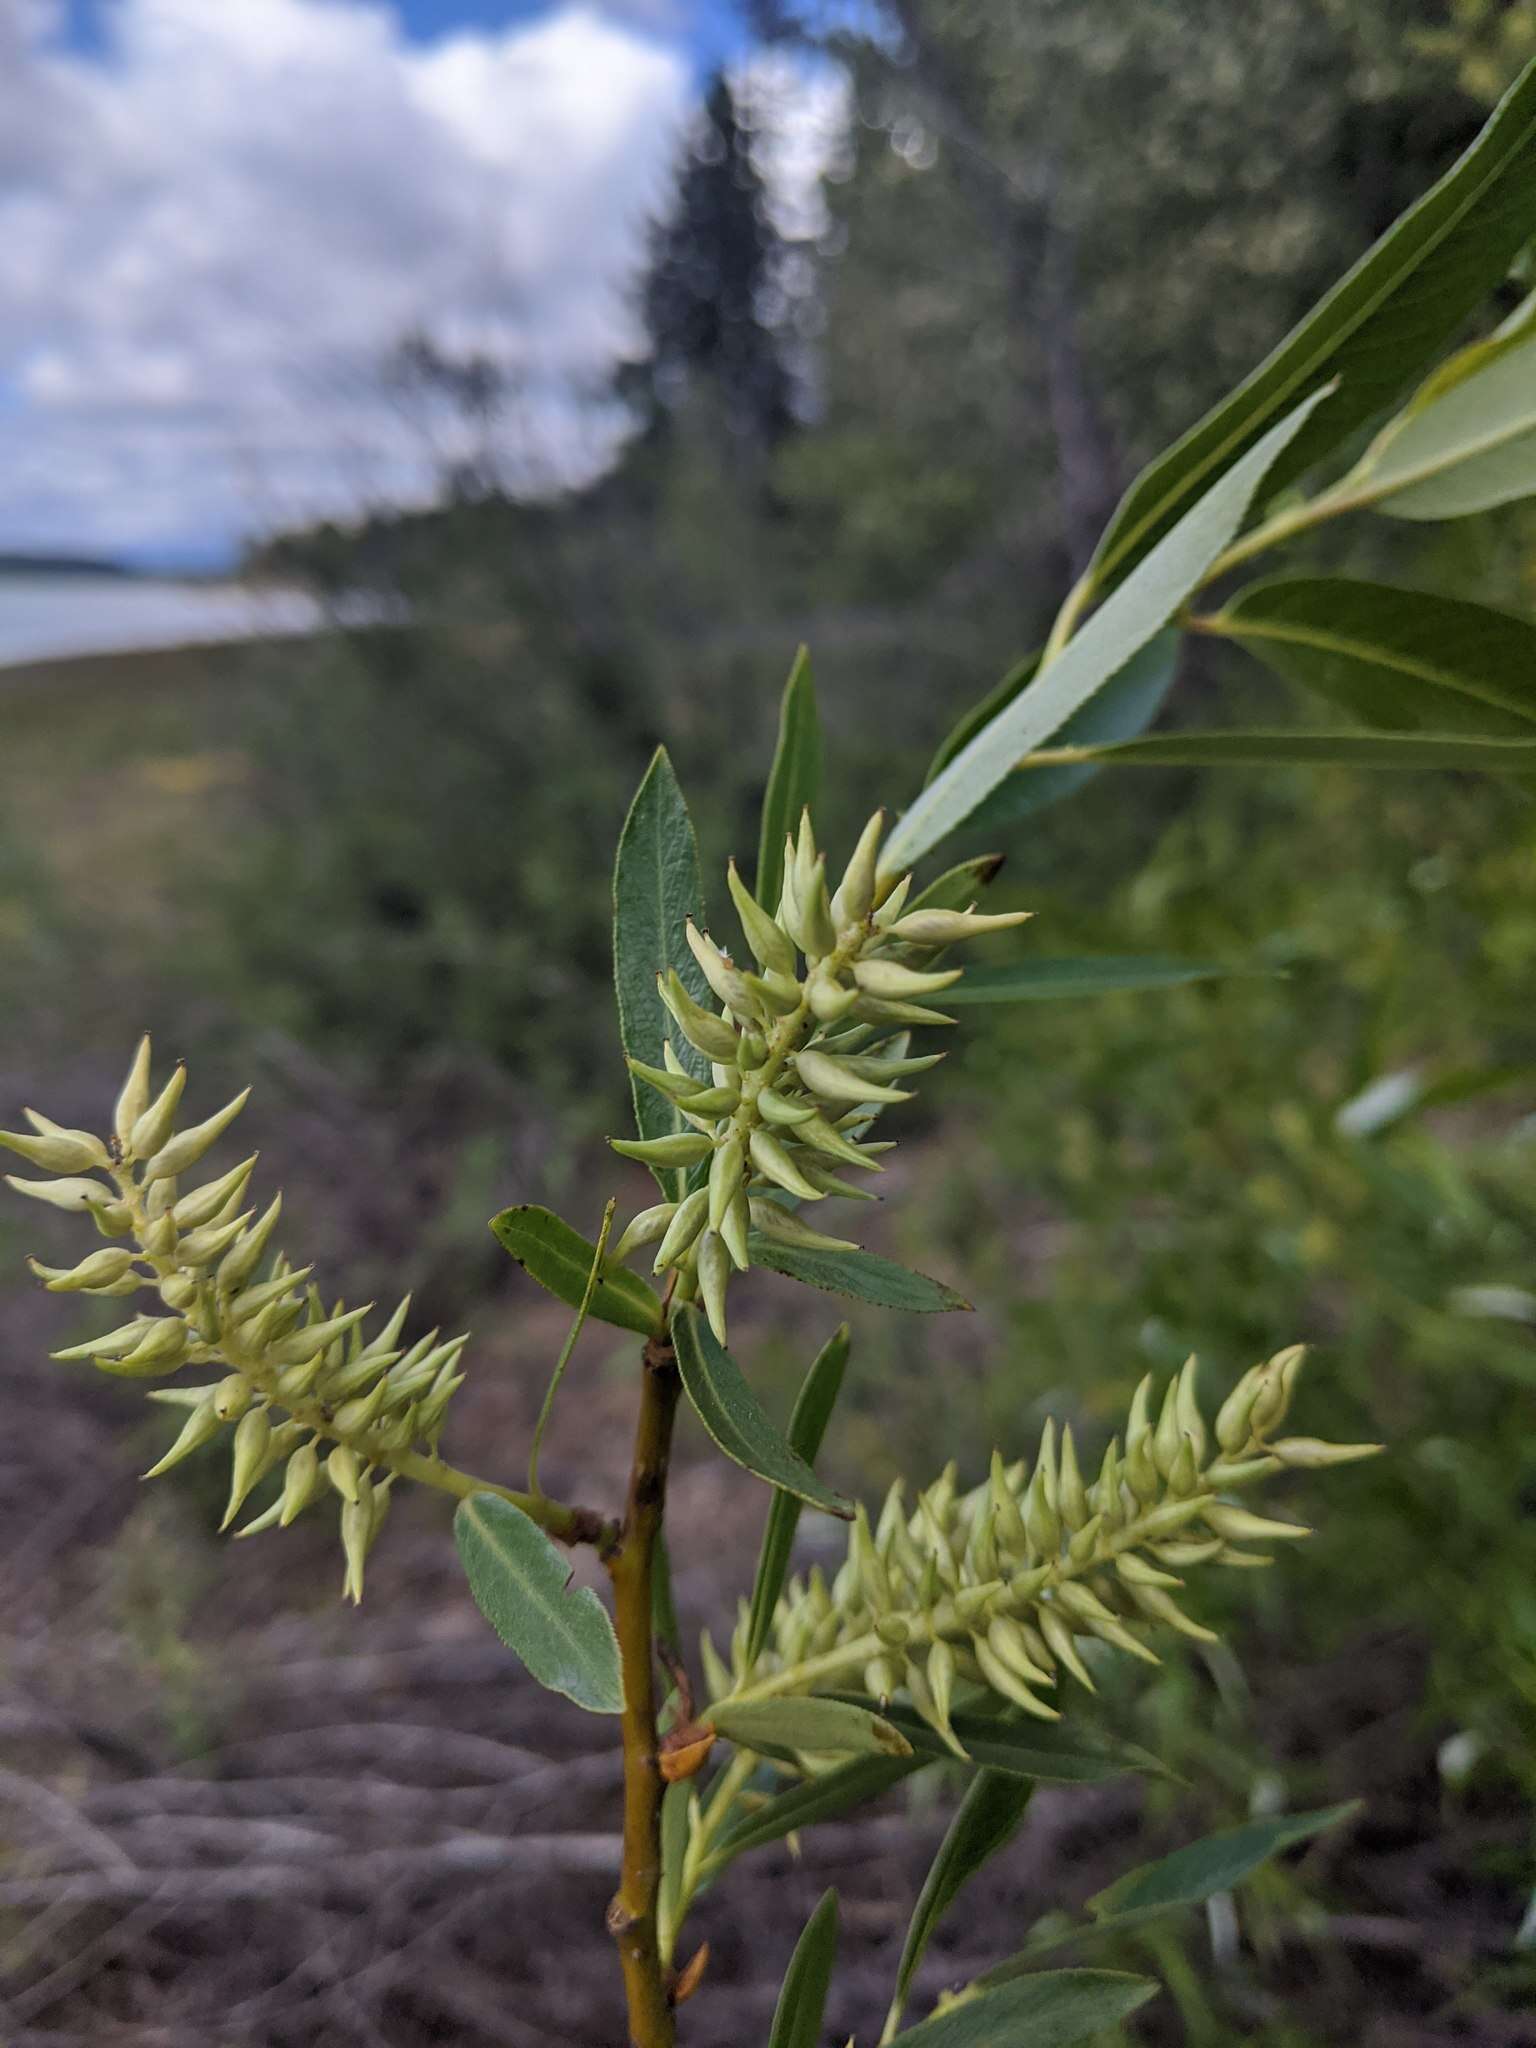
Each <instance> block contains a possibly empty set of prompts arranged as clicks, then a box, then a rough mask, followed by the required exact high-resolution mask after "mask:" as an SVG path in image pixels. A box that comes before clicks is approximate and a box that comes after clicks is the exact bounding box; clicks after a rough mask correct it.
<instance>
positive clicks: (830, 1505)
mask: <svg viewBox="0 0 1536 2048" xmlns="http://www.w3.org/2000/svg"><path fill="white" fill-rule="evenodd" d="M672 1341H673V1343H674V1345H675V1346H676V1348H677V1369H678V1371H679V1373H680V1374H681V1375H682V1381H683V1390H684V1392H685V1393H686V1394H687V1396H688V1399H689V1400H690V1401H691V1402H692V1403H693V1406H694V1408H695V1410H696V1412H697V1414H698V1417H699V1420H700V1421H701V1422H702V1423H703V1425H704V1427H705V1428H706V1429H707V1430H708V1431H709V1433H710V1435H711V1436H712V1437H713V1438H714V1440H715V1442H716V1443H717V1444H718V1445H719V1447H720V1449H721V1450H722V1451H724V1453H725V1455H726V1456H727V1457H728V1458H733V1459H734V1460H735V1461H736V1463H737V1464H738V1465H744V1466H745V1467H746V1469H747V1471H749V1472H755V1473H756V1474H757V1476H758V1478H759V1479H766V1480H767V1481H768V1484H769V1485H770V1486H781V1487H783V1488H784V1490H785V1491H786V1492H787V1493H793V1494H795V1495H797V1496H798V1497H799V1498H800V1499H801V1500H803V1501H809V1502H810V1504H811V1506H812V1507H813V1508H821V1509H823V1510H824V1511H825V1512H826V1513H827V1514H829V1515H840V1516H841V1517H842V1518H843V1520H844V1521H848V1520H851V1519H852V1516H853V1509H852V1507H851V1505H850V1504H849V1503H848V1502H847V1501H846V1500H844V1499H843V1497H842V1495H841V1494H838V1493H833V1491H832V1490H831V1488H830V1487H826V1486H823V1485H822V1483H821V1481H820V1480H819V1479H818V1478H817V1477H816V1474H815V1473H814V1472H813V1471H812V1470H811V1468H810V1466H809V1465H807V1464H806V1462H805V1460H804V1459H803V1458H801V1457H799V1456H797V1455H796V1453H795V1452H794V1451H792V1450H791V1449H790V1447H789V1445H788V1444H787V1443H786V1442H785V1441H784V1439H783V1437H781V1436H780V1435H779V1432H778V1431H777V1430H776V1429H775V1428H774V1426H773V1424H772V1423H771V1422H770V1421H769V1420H768V1417H767V1416H766V1415H765V1414H764V1413H763V1410H762V1407H761V1405H760V1404H759V1402H758V1399H757V1396H756V1395H755V1394H754V1393H753V1391H752V1389H751V1388H750V1387H749V1386H748V1385H747V1382H746V1380H745V1378H744V1377H743V1376H742V1370H741V1367H740V1366H739V1365H738V1364H737V1363H736V1361H735V1359H734V1358H732V1356H731V1354H730V1353H729V1351H727V1350H726V1349H725V1346H724V1345H723V1344H721V1343H720V1342H719V1340H718V1339H717V1338H716V1336H715V1333H714V1331H713V1330H711V1329H710V1327H709V1325H708V1323H706V1322H705V1321H704V1318H703V1317H702V1316H701V1315H700V1314H699V1312H698V1310H697V1309H695V1308H692V1307H683V1308H679V1309H677V1310H676V1311H675V1312H674V1314H673V1317H672Z"/></svg>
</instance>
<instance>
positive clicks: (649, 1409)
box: [608, 1337, 680, 2048]
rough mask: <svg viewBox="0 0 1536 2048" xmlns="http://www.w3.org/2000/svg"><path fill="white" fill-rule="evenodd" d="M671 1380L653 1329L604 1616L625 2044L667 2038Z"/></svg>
mask: <svg viewBox="0 0 1536 2048" xmlns="http://www.w3.org/2000/svg"><path fill="white" fill-rule="evenodd" d="M679 1391H680V1383H679V1380H678V1374H677V1361H676V1358H675V1356H674V1354H673V1350H672V1343H671V1339H670V1337H653V1338H652V1339H651V1340H650V1342H649V1343H648V1344H647V1345H646V1347H645V1354H644V1362H643V1364H642V1367H641V1383H640V1412H639V1415H638V1417H637V1419H636V1423H635V1447H634V1455H633V1460H632V1462H631V1465H630V1475H629V1497H628V1501H627V1504H626V1506H625V1511H624V1525H623V1530H622V1533H621V1535H620V1539H619V1542H618V1544H617V1546H616V1547H615V1548H614V1550H613V1551H612V1552H611V1554H610V1555H609V1558H608V1571H609V1574H610V1576H611V1578H612V1580H613V1619H614V1629H615V1633H616V1634H617V1636H618V1641H619V1661H620V1666H621V1669H622V1673H623V1685H624V1712H623V1717H622V1721H621V1724H620V1725H621V1739H622V1742H623V1750H624V1846H623V1862H622V1865H621V1868H620V1874H619V1888H618V1890H617V1891H616V1892H615V1894H614V1896H613V1901H612V1903H611V1904H610V1906H609V1908H608V1931H609V1933H610V1934H611V1935H612V1936H613V1938H614V1941H615V1942H616V1944H617V1945H618V1951H619V1963H620V1967H621V1968H622V1970H623V1973H624V1992H625V2000H626V2003H627V2005H628V2009H629V2038H630V2043H631V2048H672V2044H673V2042H674V2040H675V2039H676V2027H675V2025H674V2022H673V2015H672V2000H671V1994H670V1990H669V1986H668V1980H667V1972H666V1969H665V1967H664V1965H663V1960H662V1955H661V1943H660V1932H659V1928H658V1912H659V1907H660V1903H661V1874H662V1873H661V1801H662V1793H663V1791H664V1789H665V1788H664V1786H663V1783H662V1776H661V1760H660V1755H659V1750H660V1744H659V1741H658V1737H657V1732H656V1709H657V1706H658V1700H657V1687H656V1660H655V1638H654V1630H653V1622H652V1612H651V1576H652V1572H653V1571H654V1568H655V1562H654V1561H655V1549H656V1544H657V1542H658V1540H659V1538H660V1536H661V1532H662V1528H663V1526H664V1522H665V1516H666V1502H667V1466H668V1463H669V1462H670V1459H671V1453H672V1430H673V1424H674V1422H675V1419H676V1415H677V1402H678V1395H679Z"/></svg>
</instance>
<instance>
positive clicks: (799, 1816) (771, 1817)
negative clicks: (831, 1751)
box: [707, 1745, 929, 1873]
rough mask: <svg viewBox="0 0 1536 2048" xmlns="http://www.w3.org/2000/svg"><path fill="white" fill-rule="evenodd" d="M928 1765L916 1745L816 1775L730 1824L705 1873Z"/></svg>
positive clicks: (863, 1801)
mask: <svg viewBox="0 0 1536 2048" xmlns="http://www.w3.org/2000/svg"><path fill="white" fill-rule="evenodd" d="M928 1761H929V1759H928V1758H927V1757H925V1756H922V1755H919V1754H917V1753H916V1752H915V1745H914V1754H913V1755H911V1756H903V1757H888V1756H861V1757H857V1758H855V1760H854V1761H853V1762H852V1763H847V1764H839V1765H838V1766H837V1767H836V1768H835V1769H834V1770H830V1771H821V1772H818V1773H817V1775H816V1776H815V1777H814V1778H807V1779H806V1780H805V1781H804V1782H803V1783H802V1784H799V1785H793V1786H791V1787H790V1789H789V1791H787V1792H780V1793H779V1794H777V1796H776V1797H774V1798H772V1799H769V1800H768V1801H767V1803H766V1804H765V1805H762V1806H758V1807H756V1808H754V1809H752V1810H751V1811H749V1812H744V1813H742V1814H740V1815H739V1816H738V1817H737V1818H736V1819H735V1820H733V1821H731V1822H730V1823H729V1825H728V1826H726V1827H725V1828H724V1829H723V1830H722V1831H721V1833H720V1835H719V1837H718V1839H717V1841H716V1845H715V1847H714V1849H713V1850H712V1851H711V1852H710V1856H709V1859H708V1864H707V1868H708V1870H709V1871H710V1872H711V1873H712V1872H714V1871H716V1870H719V1869H720V1868H721V1867H722V1866H723V1865H724V1864H726V1863H729V1862H730V1861H731V1860H732V1859H733V1858H734V1857H736V1856H740V1855H741V1854H742V1853H743V1852H744V1851H746V1850H748V1849H765V1848H767V1846H768V1845H769V1843H770V1842H782V1841H783V1840H784V1838H785V1836H786V1835H797V1834H799V1833H801V1832H802V1830H804V1829H805V1828H809V1827H814V1826H815V1824H816V1823H817V1822H818V1821H823V1820H836V1819H837V1817H838V1816H839V1815H840V1814H844V1813H849V1812H851V1811H852V1810H853V1808H854V1807H856V1806H863V1805H866V1804H867V1803H868V1801H869V1800H871V1799H878V1798H879V1797H880V1795H881V1793H883V1792H889V1791H890V1789H891V1787H892V1786H893V1785H899V1784H900V1783H901V1781H902V1779H903V1778H909V1777H910V1776H911V1775H912V1773H913V1772H914V1771H918V1770H921V1769H922V1767H923V1765H924V1764H925V1763H927V1762H928Z"/></svg>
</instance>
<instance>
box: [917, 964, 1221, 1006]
mask: <svg viewBox="0 0 1536 2048" xmlns="http://www.w3.org/2000/svg"><path fill="white" fill-rule="evenodd" d="M1232 971H1233V970H1232V969H1231V968H1230V967H1221V966H1218V965H1217V964H1216V963H1215V962H1214V961H1210V960H1175V959H1172V958H1170V957H1169V956H1168V955H1166V954H1159V953H1143V954H1129V955H1117V954H1112V953H1105V954H1101V955H1099V956H1098V957H1097V958H1089V959H1084V960H1070V959H1041V960H1027V961H1021V962H1019V963H1018V964H1017V965H1016V966H1012V967H978V968H973V969H972V970H970V971H969V972H968V973H967V974H966V977H965V979H964V981H957V982H956V983H955V985H954V987H953V988H948V989H946V990H945V991H944V1000H945V1002H946V1003H1047V1002H1055V1001H1057V1000H1059V999H1061V998H1062V997H1068V996H1072V997H1076V996H1108V995H1119V994H1121V993H1123V992H1124V991H1125V990H1127V989H1147V988H1182V987H1183V986H1184V985H1185V984H1186V983H1188V982H1191V981H1219V980H1220V979H1221V978H1222V977H1223V976H1224V975H1227V974H1230V973H1232Z"/></svg>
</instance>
